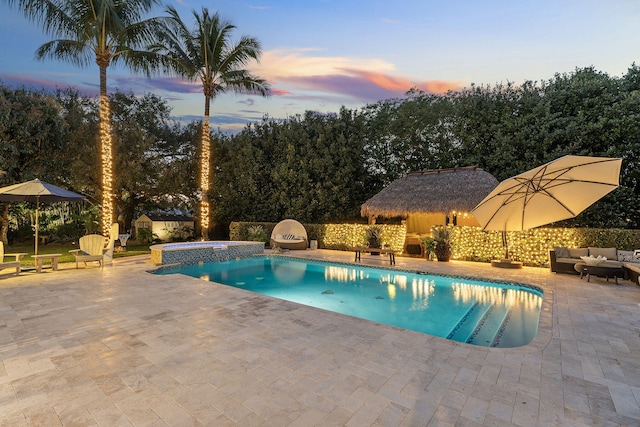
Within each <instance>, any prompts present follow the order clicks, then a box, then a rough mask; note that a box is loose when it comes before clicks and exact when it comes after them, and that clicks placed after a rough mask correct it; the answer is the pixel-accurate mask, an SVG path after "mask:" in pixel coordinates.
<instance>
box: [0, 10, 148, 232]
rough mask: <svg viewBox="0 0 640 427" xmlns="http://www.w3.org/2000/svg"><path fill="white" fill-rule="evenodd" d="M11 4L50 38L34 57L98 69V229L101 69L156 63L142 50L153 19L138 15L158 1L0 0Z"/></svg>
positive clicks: (103, 105) (107, 130)
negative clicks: (95, 65) (16, 6)
mask: <svg viewBox="0 0 640 427" xmlns="http://www.w3.org/2000/svg"><path fill="white" fill-rule="evenodd" d="M4 1H5V2H7V3H8V4H9V5H10V6H13V5H14V4H17V5H18V7H19V8H20V9H22V11H23V12H24V15H25V16H26V17H27V19H29V20H31V21H34V22H36V23H37V24H39V25H41V26H42V28H43V29H44V32H45V33H47V34H48V35H50V36H51V37H53V38H55V40H52V41H49V42H47V43H45V44H43V45H42V46H40V47H39V48H38V50H37V51H36V58H38V59H45V58H51V59H58V60H62V61H66V62H69V63H71V64H74V65H77V66H79V67H86V66H88V65H89V64H91V62H92V61H95V63H96V64H97V65H98V68H99V69H100V148H101V150H100V151H101V166H102V233H103V234H108V233H109V230H110V227H111V223H113V220H114V212H113V188H112V174H113V154H112V142H111V126H110V122H111V113H110V109H109V99H108V97H107V68H108V67H109V65H111V64H115V63H117V62H122V63H124V65H125V66H126V67H128V68H129V69H131V70H132V71H134V72H145V73H146V74H147V75H148V74H149V73H150V70H152V69H153V67H154V66H155V65H156V62H155V57H154V55H153V54H152V53H151V52H150V51H148V50H145V49H144V47H145V46H148V45H149V44H151V43H152V41H153V40H154V39H153V37H154V36H155V34H156V32H157V30H156V29H155V26H156V25H158V24H159V21H158V20H157V18H150V19H142V18H143V16H145V15H146V14H147V13H148V12H149V11H150V10H151V8H152V7H153V6H154V5H157V4H160V3H159V1H158V0H4Z"/></svg>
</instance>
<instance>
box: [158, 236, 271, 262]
mask: <svg viewBox="0 0 640 427" xmlns="http://www.w3.org/2000/svg"><path fill="white" fill-rule="evenodd" d="M171 245H175V243H171ZM164 246H165V245H155V246H152V247H151V262H152V263H154V264H155V265H167V264H197V263H199V262H220V261H229V260H232V259H236V258H249V257H252V256H254V255H259V254H262V253H264V243H263V242H241V243H233V244H229V245H227V247H226V248H225V249H222V248H220V249H217V248H214V247H212V246H202V247H198V246H191V247H189V246H188V244H185V247H184V248H172V249H163V247H164Z"/></svg>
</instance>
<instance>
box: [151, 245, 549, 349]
mask: <svg viewBox="0 0 640 427" xmlns="http://www.w3.org/2000/svg"><path fill="white" fill-rule="evenodd" d="M155 273H156V274H174V273H181V274H185V275H188V276H193V277H198V278H201V279H204V280H209V281H211V282H217V283H222V284H225V285H229V286H234V287H237V288H241V289H246V290H248V291H252V292H257V293H260V294H264V295H269V296H272V297H275V298H280V299H283V300H287V301H293V302H296V303H299V304H305V305H309V306H313V307H318V308H322V309H325V310H330V311H334V312H337V313H343V314H346V315H350V316H354V317H359V318H362V319H367V320H372V321H375V322H379V323H385V324H388V325H393V326H397V327H401V328H405V329H411V330H414V331H418V332H422V333H426V334H430V335H435V336H438V337H443V338H448V339H452V340H455V341H460V342H466V343H469V344H475V345H480V346H487V347H518V346H522V345H525V344H527V343H529V342H530V341H531V340H532V339H533V337H535V335H536V333H537V331H538V320H539V317H540V306H541V304H542V291H541V290H540V289H538V288H535V287H532V286H526V285H515V284H509V283H494V282H486V281H481V280H474V279H468V278H453V277H446V276H437V275H424V274H416V273H411V272H406V271H398V270H389V269H381V268H371V267H362V266H355V265H349V264H335V263H326V262H322V261H309V260H299V259H293V258H287V257H269V256H258V257H253V258H246V259H240V260H235V261H225V262H213V263H206V264H195V265H182V266H175V267H165V268H162V269H160V270H157V271H156V272H155Z"/></svg>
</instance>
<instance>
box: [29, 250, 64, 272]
mask: <svg viewBox="0 0 640 427" xmlns="http://www.w3.org/2000/svg"><path fill="white" fill-rule="evenodd" d="M61 256H62V254H43V255H31V258H34V259H35V260H36V273H42V260H43V259H51V270H53V271H58V258H59V257H61Z"/></svg>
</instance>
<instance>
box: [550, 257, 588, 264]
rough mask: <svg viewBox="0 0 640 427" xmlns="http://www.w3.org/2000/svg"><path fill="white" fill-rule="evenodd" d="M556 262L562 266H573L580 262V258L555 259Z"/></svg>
mask: <svg viewBox="0 0 640 427" xmlns="http://www.w3.org/2000/svg"><path fill="white" fill-rule="evenodd" d="M556 262H559V263H562V264H575V263H576V262H582V260H581V259H580V258H556Z"/></svg>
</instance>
